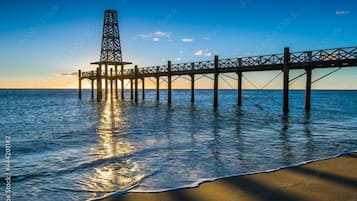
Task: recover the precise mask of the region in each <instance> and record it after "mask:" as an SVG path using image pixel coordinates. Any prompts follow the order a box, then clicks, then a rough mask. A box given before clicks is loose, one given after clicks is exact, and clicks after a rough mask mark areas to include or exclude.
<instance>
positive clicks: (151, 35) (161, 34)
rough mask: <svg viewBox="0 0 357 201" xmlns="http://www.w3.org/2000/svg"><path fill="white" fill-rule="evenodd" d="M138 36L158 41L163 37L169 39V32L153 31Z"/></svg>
mask: <svg viewBox="0 0 357 201" xmlns="http://www.w3.org/2000/svg"><path fill="white" fill-rule="evenodd" d="M138 36H139V37H140V38H142V39H151V40H152V41H154V42H158V41H160V40H161V39H163V38H167V39H169V38H170V37H171V33H169V32H163V31H156V32H153V33H148V34H139V35H138Z"/></svg>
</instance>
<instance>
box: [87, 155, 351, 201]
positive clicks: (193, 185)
mask: <svg viewBox="0 0 357 201" xmlns="http://www.w3.org/2000/svg"><path fill="white" fill-rule="evenodd" d="M356 152H357V149H356V150H353V151H349V152H342V153H339V154H336V155H333V156H330V157H325V158H320V159H314V160H308V161H303V162H300V163H295V164H292V165H287V166H282V167H278V168H274V169H269V170H264V171H255V172H248V173H243V174H234V175H228V176H223V177H213V178H200V179H198V180H197V181H196V182H193V183H191V184H188V185H183V186H179V187H175V188H162V189H155V190H138V189H137V188H138V187H140V184H137V185H135V186H132V187H131V188H129V189H126V190H122V191H115V192H112V193H109V194H106V195H104V196H102V197H99V198H93V199H90V201H92V200H102V199H106V198H109V197H113V196H122V195H125V194H127V193H161V192H169V191H175V190H182V189H189V188H197V187H199V186H200V185H201V184H203V183H207V182H213V181H217V180H221V179H227V178H231V177H238V176H247V175H254V174H260V173H271V172H276V171H279V170H282V169H287V168H292V167H298V166H302V165H306V164H309V163H313V162H316V161H323V160H328V159H333V158H337V157H340V156H344V155H349V154H352V153H356Z"/></svg>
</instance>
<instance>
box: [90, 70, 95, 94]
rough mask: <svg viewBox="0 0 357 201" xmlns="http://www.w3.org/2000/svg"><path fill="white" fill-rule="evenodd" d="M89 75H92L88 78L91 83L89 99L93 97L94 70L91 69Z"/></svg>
mask: <svg viewBox="0 0 357 201" xmlns="http://www.w3.org/2000/svg"><path fill="white" fill-rule="evenodd" d="M91 76H92V79H91V80H90V83H91V88H90V89H91V91H90V92H91V93H90V97H91V99H94V80H95V79H94V71H91Z"/></svg>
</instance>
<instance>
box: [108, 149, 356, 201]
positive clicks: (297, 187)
mask: <svg viewBox="0 0 357 201" xmlns="http://www.w3.org/2000/svg"><path fill="white" fill-rule="evenodd" d="M356 188H357V153H356V152H355V153H351V154H343V155H341V156H338V157H334V158H328V159H322V160H318V161H313V162H307V163H305V164H302V165H298V166H291V167H287V168H282V169H278V170H273V171H268V172H260V173H253V174H248V175H241V176H232V177H226V178H222V179H217V180H215V181H207V182H204V183H202V184H200V185H199V186H197V187H193V188H182V189H177V190H170V191H165V192H147V193H128V194H125V195H112V196H109V197H107V198H105V199H101V200H105V201H122V200H123V201H141V200H143V201H144V200H155V201H171V200H172V201H181V200H195V201H226V200H227V201H235V200H240V201H245V200H252V201H255V200H268V201H279V200H284V201H286V200H292V201H295V200H296V201H298V200H317V201H319V200H321V201H322V200H324V201H325V200H341V201H342V200H344V201H357V192H356V190H355V189H356Z"/></svg>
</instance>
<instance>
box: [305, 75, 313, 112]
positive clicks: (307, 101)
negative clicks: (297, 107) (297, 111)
mask: <svg viewBox="0 0 357 201" xmlns="http://www.w3.org/2000/svg"><path fill="white" fill-rule="evenodd" d="M305 72H306V90H305V110H306V111H310V107H311V106H310V103H311V74H312V69H311V68H307V69H306V70H305Z"/></svg>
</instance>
